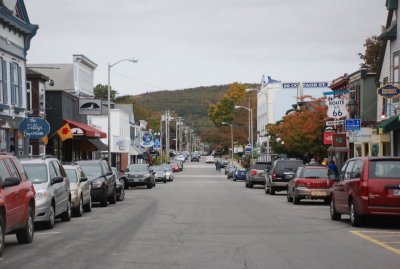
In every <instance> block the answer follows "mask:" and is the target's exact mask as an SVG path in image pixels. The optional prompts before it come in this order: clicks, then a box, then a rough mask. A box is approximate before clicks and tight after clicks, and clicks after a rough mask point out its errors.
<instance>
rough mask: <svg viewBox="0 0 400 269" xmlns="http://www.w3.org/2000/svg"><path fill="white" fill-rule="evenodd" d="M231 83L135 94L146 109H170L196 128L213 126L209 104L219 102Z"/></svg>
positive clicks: (156, 110)
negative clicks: (209, 114)
mask: <svg viewBox="0 0 400 269" xmlns="http://www.w3.org/2000/svg"><path fill="white" fill-rule="evenodd" d="M228 87H229V85H220V86H209V87H198V88H191V89H184V90H175V91H158V92H149V93H145V94H141V95H136V96H133V99H134V100H135V103H136V102H138V103H139V104H141V105H142V106H144V107H145V108H146V109H149V110H151V111H154V112H164V111H166V110H168V109H169V110H170V111H171V112H173V113H176V115H178V116H179V117H183V119H184V122H185V125H189V126H192V127H193V128H195V129H196V130H198V131H199V130H204V129H205V128H207V127H211V126H212V123H211V122H210V121H209V120H208V106H209V105H210V104H214V103H216V102H218V101H219V100H220V99H221V97H222V96H223V95H224V94H225V92H226V91H227V90H228Z"/></svg>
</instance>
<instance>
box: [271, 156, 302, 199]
mask: <svg viewBox="0 0 400 269" xmlns="http://www.w3.org/2000/svg"><path fill="white" fill-rule="evenodd" d="M302 164H303V161H301V160H291V159H287V160H283V159H278V160H276V161H274V162H273V164H272V167H271V169H270V171H269V173H267V174H265V193H266V194H268V193H269V194H270V195H275V191H285V190H287V186H288V183H289V180H291V179H292V178H293V177H294V174H295V172H296V170H297V168H298V167H299V166H300V165H302Z"/></svg>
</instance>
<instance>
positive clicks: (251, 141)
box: [235, 106, 254, 163]
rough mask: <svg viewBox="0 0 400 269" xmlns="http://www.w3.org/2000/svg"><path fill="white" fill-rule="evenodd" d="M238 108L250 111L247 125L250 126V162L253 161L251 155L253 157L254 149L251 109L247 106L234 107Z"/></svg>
mask: <svg viewBox="0 0 400 269" xmlns="http://www.w3.org/2000/svg"><path fill="white" fill-rule="evenodd" d="M239 108H244V109H246V110H247V111H249V113H250V121H249V127H250V134H249V135H250V144H251V163H253V157H254V149H253V109H252V108H248V107H245V106H235V109H239Z"/></svg>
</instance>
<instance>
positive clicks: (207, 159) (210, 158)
mask: <svg viewBox="0 0 400 269" xmlns="http://www.w3.org/2000/svg"><path fill="white" fill-rule="evenodd" d="M206 163H215V158H214V156H211V155H210V156H207V157H206Z"/></svg>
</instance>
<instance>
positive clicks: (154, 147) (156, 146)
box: [153, 138, 161, 150]
mask: <svg viewBox="0 0 400 269" xmlns="http://www.w3.org/2000/svg"><path fill="white" fill-rule="evenodd" d="M153 149H155V150H159V149H161V142H160V139H158V138H157V139H156V140H155V141H154V146H153Z"/></svg>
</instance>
